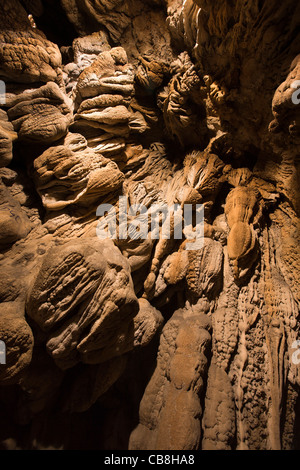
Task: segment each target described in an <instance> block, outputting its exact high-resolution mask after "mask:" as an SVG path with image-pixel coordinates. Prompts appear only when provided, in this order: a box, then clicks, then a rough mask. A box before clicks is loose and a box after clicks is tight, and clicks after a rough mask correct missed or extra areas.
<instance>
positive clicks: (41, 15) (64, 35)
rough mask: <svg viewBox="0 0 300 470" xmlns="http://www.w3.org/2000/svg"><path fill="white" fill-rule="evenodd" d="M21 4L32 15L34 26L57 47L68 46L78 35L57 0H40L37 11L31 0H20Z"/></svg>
mask: <svg viewBox="0 0 300 470" xmlns="http://www.w3.org/2000/svg"><path fill="white" fill-rule="evenodd" d="M21 4H22V5H23V7H24V8H25V10H26V11H27V13H28V15H32V17H33V19H34V22H35V24H36V27H37V28H38V29H39V30H41V31H43V33H45V35H46V37H47V39H49V41H52V42H53V43H55V44H57V45H58V47H62V46H70V45H72V42H73V40H74V39H75V38H77V37H78V33H77V32H76V30H75V28H74V26H73V25H72V23H71V22H70V21H69V19H68V17H67V15H66V12H65V10H64V9H63V8H62V6H61V4H60V1H59V0H42V1H41V6H42V7H41V8H40V9H39V10H37V11H36V9H35V8H33V7H32V2H29V1H27V0H21ZM53 25H55V27H53Z"/></svg>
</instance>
